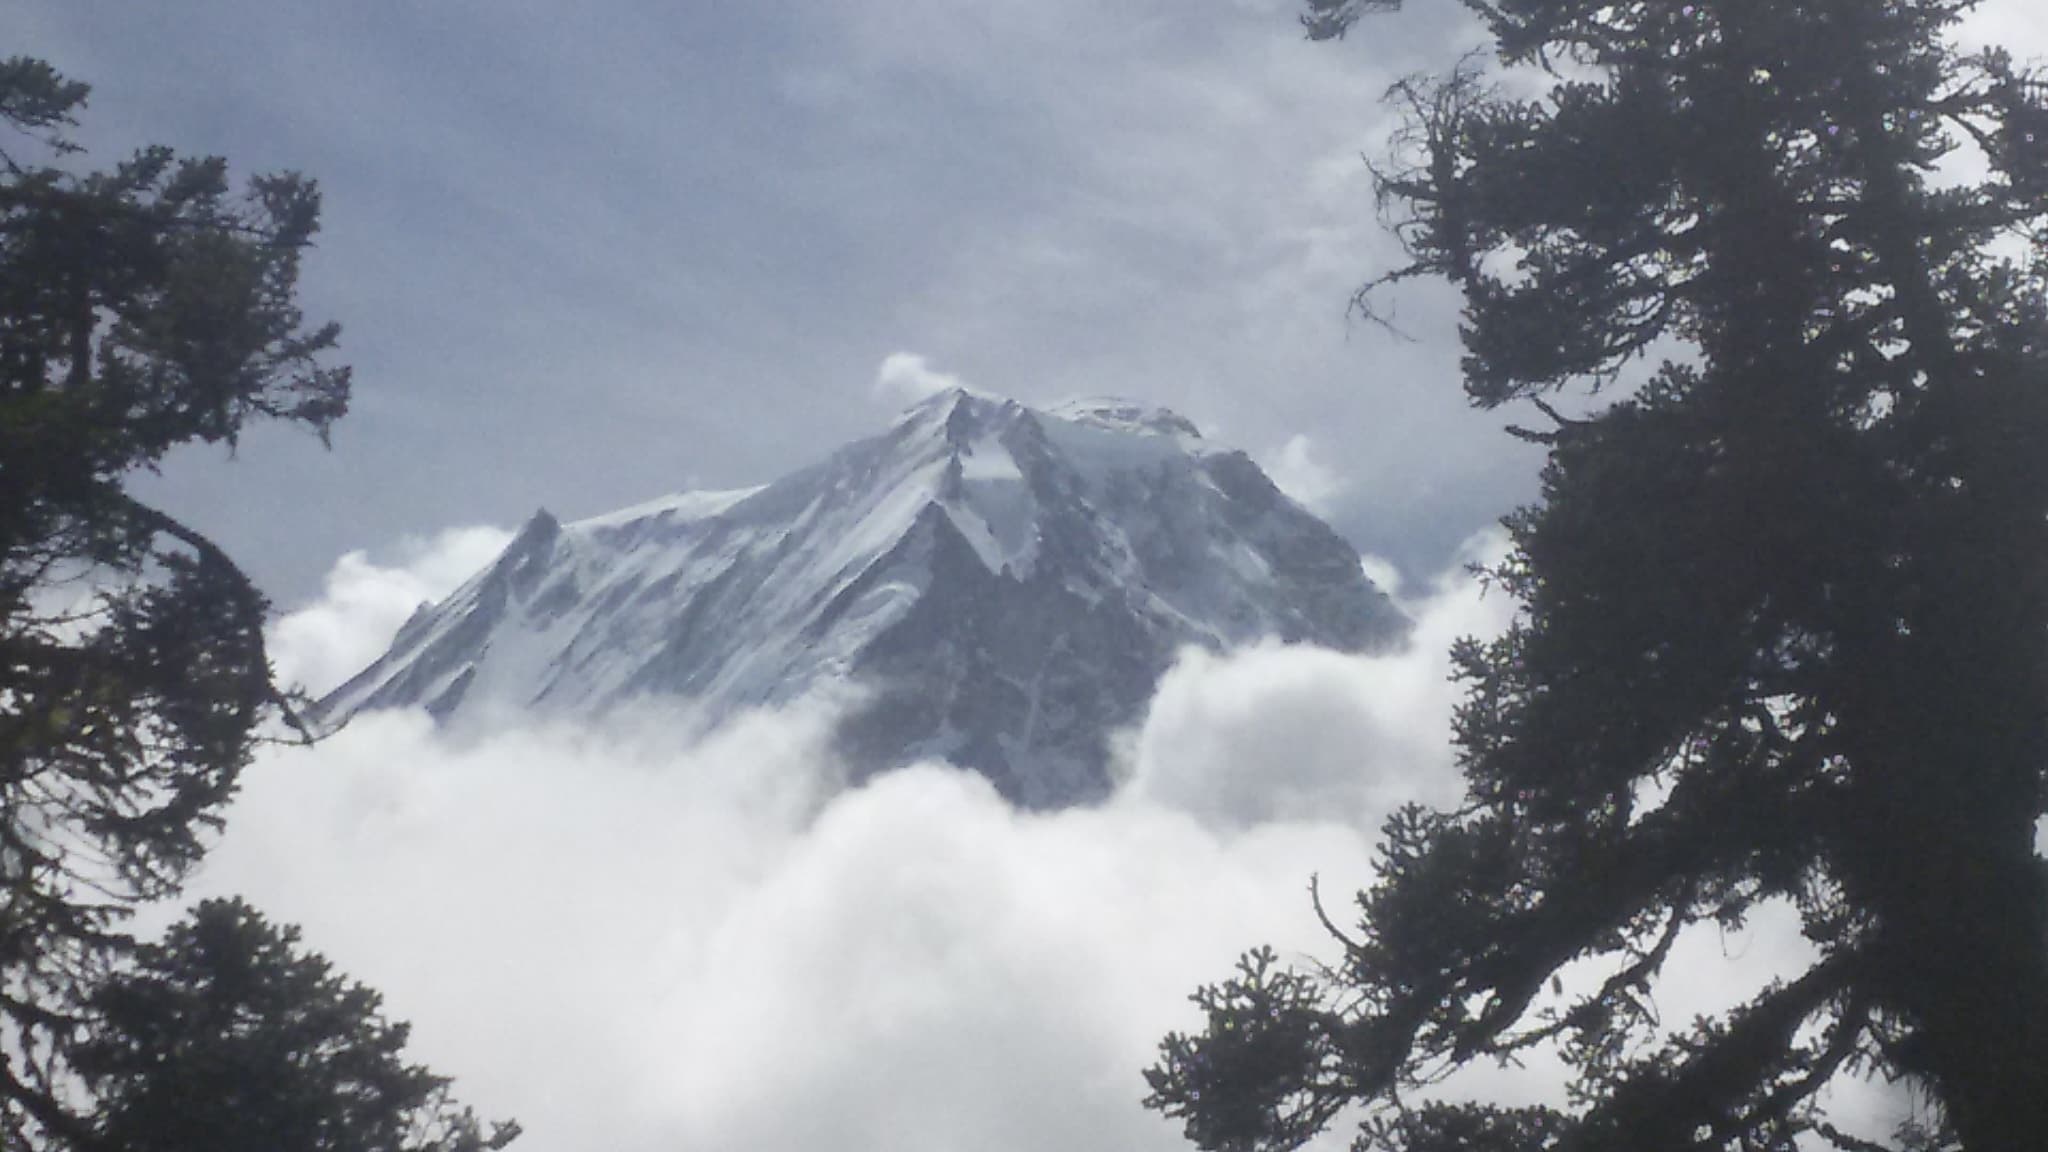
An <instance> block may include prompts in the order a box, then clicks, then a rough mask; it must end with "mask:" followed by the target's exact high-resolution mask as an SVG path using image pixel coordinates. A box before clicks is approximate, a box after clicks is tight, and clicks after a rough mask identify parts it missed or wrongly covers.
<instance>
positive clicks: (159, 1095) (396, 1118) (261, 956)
mask: <svg viewBox="0 0 2048 1152" xmlns="http://www.w3.org/2000/svg"><path fill="white" fill-rule="evenodd" d="M379 1004H380V997H379V996H378V995H377V993H375V992H373V991H371V990H370V989H368V988H365V987H363V986H362V985H360V984H353V983H350V982H348V981H346V980H344V979H343V978H341V977H339V976H337V975H335V974H334V972H333V970H332V968H331V967H330V966H329V965H328V963H327V961H326V960H324V959H322V958H321V957H320V956H318V955H314V954H309V953H305V952H302V951H300V949H299V947H298V931H297V929H294V928H290V927H286V928H281V929H280V928H275V927H272V926H271V925H270V924H269V923H268V922H267V921H265V920H264V918H263V917H262V916H261V915H259V914H257V913H256V911H255V910H254V909H252V908H250V907H249V906H248V905H246V904H243V903H241V902H240V901H232V900H209V901H207V902H205V903H202V904H200V905H199V907H198V908H197V909H196V910H195V911H194V912H193V913H192V915H191V916H190V917H189V918H187V919H186V920H184V921H183V922H181V923H179V924H177V925H176V926H174V927H173V928H172V929H171V930H170V931H169V932H168V933H167V934H166V935H165V937H164V940H163V942H162V943H160V944H152V945H147V946H145V947H143V948H141V949H140V950H138V952H137V954H136V956H135V960H134V964H133V965H132V966H131V967H130V968H128V969H126V970H124V971H123V972H122V973H121V974H119V975H118V976H116V977H114V978H113V979H111V980H110V981H108V982H107V983H106V984H105V985H104V986H102V987H101V988H100V989H99V990H98V991H97V992H96V993H95V995H94V997H93V1007H94V1009H95V1017H96V1020H97V1023H96V1026H95V1028H94V1033H93V1035H92V1036H91V1037H90V1038H89V1039H88V1040H86V1041H85V1043H83V1044H81V1045H80V1046H79V1047H78V1049H77V1050H76V1051H75V1052H74V1053H73V1064H74V1066H75V1067H76V1069H77V1071H78V1072H79V1074H80V1075H81V1076H82V1077H83V1078H84V1079H85V1081H86V1083H87V1084H89V1085H90V1086H91V1087H92V1089H93V1094H94V1097H95V1098H96V1099H97V1101H98V1107H99V1114H98V1116H97V1117H96V1118H95V1121H94V1125H95V1128H94V1137H95V1146H97V1147H105V1148H113V1149H120V1150H122V1152H233V1150H235V1149H248V1150H249V1152H271V1150H275V1149H291V1150H292V1152H358V1150H361V1152H370V1150H390V1152H483V1150H484V1149H495V1148H502V1147H504V1146H505V1145H506V1144H509V1143H510V1142H511V1140H512V1138H513V1137H514V1136H516V1135H517V1134H518V1131H519V1130H518V1126H517V1125H513V1124H500V1125H497V1126H496V1127H495V1129H494V1131H493V1133H492V1135H491V1136H490V1137H488V1138H486V1137H485V1136H484V1135H483V1134H482V1133H481V1131H480V1129H479V1126H478V1124H477V1121H476V1119H475V1117H474V1116H473V1115H471V1114H470V1113H469V1112H468V1111H467V1110H466V1109H460V1108H457V1107H455V1106H454V1105H452V1104H451V1103H450V1102H449V1101H448V1098H447V1087H448V1081H447V1080H446V1079H445V1078H443V1077H439V1076H435V1075H434V1074H432V1073H431V1072H429V1071H427V1070H426V1069H425V1068H423V1067H420V1066H419V1065H415V1064H407V1063H405V1062H404V1061H403V1060H402V1059H401V1056H400V1052H401V1050H402V1049H403V1048H404V1047H405V1043H406V1032H407V1029H406V1026H405V1025H404V1024H393V1023H389V1022H387V1021H385V1020H384V1018H383V1017H382V1015H381V1014H380V1012H379Z"/></svg>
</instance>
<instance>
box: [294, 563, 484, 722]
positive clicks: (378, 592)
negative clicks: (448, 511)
mask: <svg viewBox="0 0 2048 1152" xmlns="http://www.w3.org/2000/svg"><path fill="white" fill-rule="evenodd" d="M511 540H512V534H511V533H510V532H507V531H505V530H504V529H502V528H491V527H472V528H451V529H448V530H447V531H445V532H441V533H438V534H437V535H435V536H433V537H432V538H431V539H415V540H407V541H405V542H404V543H402V544H400V545H399V549H398V552H399V554H398V557H397V559H396V561H395V562H392V563H379V562H378V561H376V560H372V559H371V558H370V555H369V553H367V552H350V553H348V554H347V555H344V556H343V557H342V558H341V559H340V560H338V561H336V562H335V565H334V568H333V569H332V570H331V571H330V572H328V574H327V582H326V587H325V589H324V591H323V592H322V594H321V596H320V597H319V598H318V599H316V600H315V601H314V602H312V603H311V604H308V605H305V606H304V607H301V608H299V609H297V610H296V611H293V612H289V613H287V614H285V615H284V616H283V617H281V618H279V619H278V621H277V623H275V624H274V625H272V626H271V630H270V656H271V660H272V662H273V663H274V664H275V665H276V666H277V674H278V678H279V679H280V680H281V681H283V682H284V683H287V684H296V685H299V686H301V687H303V688H305V689H306V690H307V691H308V692H311V693H314V694H315V695H318V694H320V693H324V692H327V691H330V690H332V689H334V688H337V687H339V686H340V685H341V683H342V681H344V680H346V679H348V678H349V677H350V676H352V675H354V674H355V673H356V672H358V671H360V670H361V669H362V668H363V667H364V666H365V665H367V664H369V663H370V661H372V660H375V659H376V658H377V657H378V656H380V655H382V654H383V653H384V649H385V648H387V647H389V646H390V644H391V637H392V636H393V635H395V634H396V633H397V631H398V628H399V626H400V625H401V624H404V623H405V620H406V617H408V616H410V615H412V613H413V611H414V609H417V608H418V607H419V606H420V605H422V604H426V603H429V602H431V601H434V600H439V599H440V598H442V597H443V596H446V595H448V594H449V593H450V592H453V591H455V589H456V588H458V587H460V586H461V584H462V582H463V581H465V580H467V579H469V578H470V577H471V576H474V575H476V573H477V572H478V571H479V570H481V569H482V568H483V567H484V566H485V565H486V564H489V563H490V562H491V561H492V560H494V559H496V558H497V556H498V554H499V553H500V552H503V551H504V550H505V545H506V544H508V543H510V542H511Z"/></svg>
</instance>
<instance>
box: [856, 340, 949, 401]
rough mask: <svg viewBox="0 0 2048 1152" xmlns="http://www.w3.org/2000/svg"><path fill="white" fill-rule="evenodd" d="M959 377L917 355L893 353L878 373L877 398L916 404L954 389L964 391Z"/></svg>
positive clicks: (884, 361)
mask: <svg viewBox="0 0 2048 1152" xmlns="http://www.w3.org/2000/svg"><path fill="white" fill-rule="evenodd" d="M964 387H966V385H965V384H964V383H962V381H961V379H960V378H959V377H958V376H954V375H952V374H950V373H946V372H941V371H939V370H938V369H936V368H933V367H932V366H931V363H930V362H929V361H927V360H926V359H925V358H924V357H922V356H920V355H918V354H917V353H915V352H891V353H890V354H889V355H888V356H886V357H884V358H883V360H882V366H881V367H880V368H877V369H876V370H875V395H877V396H879V397H881V398H882V399H884V400H888V401H890V402H892V403H896V404H915V403H917V402H918V401H919V400H922V399H924V398H925V397H927V396H933V395H936V394H938V393H940V392H944V391H946V390H947V389H950V388H964Z"/></svg>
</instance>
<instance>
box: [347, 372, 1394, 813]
mask: <svg viewBox="0 0 2048 1152" xmlns="http://www.w3.org/2000/svg"><path fill="white" fill-rule="evenodd" d="M1406 627H1407V621H1406V620H1405V619H1404V618H1403V617H1402V616H1401V615H1400V613H1399V612H1398V611H1396V610H1395V609H1394V607H1393V606H1392V604H1391V603H1389V602H1388V601H1387V599H1386V598H1385V597H1384V596H1383V595H1381V594H1380V592H1379V591H1378V590H1377V589H1375V588H1374V587H1373V586H1372V584H1371V582H1370V581H1368V580H1367V579H1366V578H1365V576H1364V575H1363V574H1362V572H1361V571H1360V567H1359V558H1358V556H1357V554H1356V553H1355V552H1353V551H1352V549H1351V548H1350V546H1348V545H1347V544H1345V543H1344V541H1343V540H1342V539H1341V538H1339V537H1338V536H1337V535H1336V534H1335V533H1334V532H1332V531H1331V530H1330V529H1329V528H1328V527H1326V526H1325V525H1323V524H1322V523H1321V522H1320V521H1318V520H1316V519H1315V518H1314V517H1313V516H1311V515H1309V514H1308V513H1307V512H1306V511H1304V510H1303V509H1302V508H1301V507H1299V506H1298V505H1296V504H1295V503H1294V502H1293V501H1291V500H1289V499H1287V498H1286V497H1285V496H1283V495H1282V494H1281V493H1280V492H1279V490H1278V489H1276V488H1275V487H1274V486H1273V484H1272V483H1271V481H1269V480H1268V479H1267V478H1266V477H1265V475H1264V474H1263V473H1261V472H1260V471H1259V469H1258V467H1257V466H1256V465H1254V464H1253V463H1252V462H1251V460H1250V459H1249V458H1247V457H1246V456H1244V455H1243V454H1242V453H1238V452H1231V451H1227V450H1222V449H1218V448H1214V447H1212V446H1210V445H1209V444H1207V442H1205V441H1204V440H1203V439H1202V438H1201V435H1200V433H1199V432H1197V431H1196V430H1195V428H1194V426H1193V425H1191V424H1189V423H1188V422H1187V421H1186V420H1184V419H1182V418H1180V417H1179V416H1176V415H1174V414H1172V413H1170V412H1165V411H1162V410H1158V409H1147V408H1143V407H1139V406H1136V405H1133V404H1129V403H1127V402H1122V401H1114V400H1098V401H1085V402H1078V403H1074V404H1069V405H1065V406H1062V407H1060V408H1057V409H1053V410H1051V411H1036V410H1033V409H1030V408H1026V407H1023V406H1022V405H1019V404H1017V403H1014V402H1011V401H1005V400H999V399H995V398H992V397H986V396H982V395H978V394H974V393H969V392H964V391H957V390H956V391H951V392H946V393H942V394H940V395H938V396H935V397H933V398H931V399H929V400H927V401H925V402H924V403H922V404H919V405H918V406H916V407H915V408H912V409H911V410H910V411H908V412H907V413H906V414H905V415H904V416H903V417H902V418H901V419H899V420H898V421H897V423H896V424H895V425H894V426H893V427H891V428H890V429H889V430H888V431H887V432H885V433H883V434H882V435H880V436H877V437H874V438H872V439H868V440H863V441H860V442H858V443H855V444H852V445H849V446H848V447H846V448H844V449H842V450H840V451H839V452H837V453H835V454H834V455H833V456H831V457H830V458H829V459H827V460H825V461H824V462H822V463H820V464H818V465H816V466H814V467H811V468H808V469H805V470H804V471H801V472H798V473H796V474H794V475H791V476H788V477H785V478H783V479H781V480H778V481H776V482H775V483H773V484H769V485H767V486H765V487H762V488H754V489H747V490H743V491H736V492H715V493H713V492H693V493H685V494H681V495H677V496H671V497H667V498H664V499H661V500H656V501H653V502H651V503H648V504H644V505H640V506H638V507H635V508H630V509H626V510H624V511H620V512H615V513H612V514H610V515H606V516H599V517H595V518H593V519H589V520H583V521H579V522H576V523H572V524H566V525H565V524H561V523H558V522H557V521H556V520H555V519H554V518H553V517H552V516H550V515H548V514H547V513H546V512H541V513H539V514H537V515H536V516H534V518H533V519H532V520H531V521H530V522H529V523H528V524H527V525H526V527H525V528H524V529H523V530H522V531H521V532H520V533H519V535H518V537H517V538H516V539H515V540H514V541H513V542H512V544H511V545H510V546H509V547H508V548H507V549H506V550H505V553H504V554H503V555H502V556H501V557H499V559H498V560H497V561H496V562H495V563H493V564H492V565H491V566H490V567H489V568H488V569H486V570H485V571H484V572H482V573H480V574H478V575H477V576H476V577H475V578H474V579H472V580H471V581H470V582H469V583H468V584H466V585H465V586H464V587H462V588H461V589H460V590H458V591H457V592H456V593H455V594H454V595H452V596H450V597H449V598H448V599H447V600H446V601H444V602H442V603H441V604H438V605H434V606H432V607H431V608H423V609H422V610H421V611H420V612H419V613H417V614H416V615H415V616H414V617H413V619H412V620H411V621H409V622H408V623H407V624H406V625H405V627H404V628H403V629H402V630H401V631H400V632H399V634H398V636H397V638H396V640H395V641H394V642H393V644H392V647H391V650H390V651H389V652H388V653H387V654H386V655H385V656H384V657H383V658H381V659H379V660H378V661H377V662H376V663H375V664H373V665H371V666H370V667H369V668H367V669H365V670H364V671H363V672H362V673H361V674H360V675H358V676H356V677H355V678H354V679H353V680H351V681H350V682H349V683H347V684H346V685H343V686H342V687H341V688H340V689H339V690H337V691H336V692H335V693H334V694H333V695H332V696H330V697H329V698H328V699H327V700H325V701H323V702H322V704H321V713H322V716H323V718H325V719H326V720H328V721H329V722H338V721H340V720H342V719H345V718H346V717H348V716H350V715H352V714H354V713H356V712H358V711H362V710H364V709H371V708H382V707H392V706H411V705H418V706H423V707H425V708H427V709H428V710H429V711H430V712H432V713H433V714H434V715H436V716H437V717H441V718H443V719H444V720H447V719H451V718H460V717H462V716H463V715H465V714H476V713H481V712H486V711H490V710H492V709H495V708H505V707H511V708H517V709H526V710H538V711H546V712H558V713H570V714H579V715H597V714H601V713H602V712H604V711H605V710H606V709H608V708H610V707H612V706H615V705H617V704H619V703H621V702H623V701H627V700H630V699H634V698H636V697H642V696H664V695H667V696H682V697H688V698H691V699H694V700H697V701H700V702H702V703H703V704H704V705H706V706H708V708H709V709H710V712H711V714H713V715H718V714H722V713H725V712H727V711H729V710H732V709H737V708H742V707H746V706H752V705H762V704H774V703H778V702H782V701H786V700H789V699H792V698H794V697H796V696H799V695H801V694H803V693H804V692H806V691H808V690H810V689H811V688H813V687H815V686H817V685H819V684H820V683H822V682H825V681H827V680H831V679H836V678H850V679H852V680H854V681H856V682H858V683H859V684H861V685H863V686H864V687H865V688H867V689H868V690H869V694H870V700H871V702H870V703H869V704H868V705H867V706H866V708H865V709H864V710H863V711H861V712H860V713H859V714H857V715H856V716H854V717H853V718H851V719H850V720H849V721H848V722H847V724H846V726H845V728H844V729H843V730H842V733H841V736H842V747H843V749H844V751H845V752H846V754H847V756H848V758H849V760H850V762H851V763H853V764H854V765H855V766H856V768H857V769H858V770H860V771H862V772H867V771H873V770H876V769H880V768H884V767H887V766H889V765H892V764H896V763H902V762H906V761H908V760H912V759H915V758H918V757H922V756H942V757H945V758H947V759H950V760H952V761H954V762H956V763H960V764H964V765H967V766H970V767H973V768H975V769H977V770H979V771H981V772H983V773H985V774H987V775H988V776H989V777H990V778H991V779H992V780H993V781H994V782H995V783H996V784H997V786H998V787H999V788H1000V789H1002V791H1003V792H1004V793H1005V794H1006V795H1008V796H1010V797H1011V798H1012V799H1014V800H1016V801H1018V802H1020V803H1022V804H1026V805H1030V806H1057V805H1064V804H1071V803H1079V802H1085V801H1087V800H1090V799H1094V798H1097V797H1099V796H1101V795H1103V794H1104V793H1105V792H1106V791H1107V790H1108V788H1109V784H1110V781H1109V776H1108V759H1107V755H1106V752H1105V748H1104V741H1105V738H1106V737H1107V735H1108V734H1109V733H1110V732H1112V731H1113V730H1114V729H1116V728H1117V727H1120V726H1122V725H1125V724H1128V723H1129V722H1131V721H1133V720H1134V719H1136V718H1137V717H1138V715H1139V712H1140V710H1141V709H1142V708H1143V706H1144V704H1145V702H1146V700H1147V699H1148V698H1149V697H1150V695H1151V692H1152V690H1153V688H1154V686H1155V685H1156V683H1157V681H1158V678H1159V676H1160V674H1161V673H1162V672H1164V671H1165V669H1166V667H1167V666H1168V664H1169V663H1170V662H1171V660H1172V658H1173V653H1174V652H1175V650H1177V649H1178V648H1180V647H1181V646H1183V645H1187V644H1197V645H1203V646H1206V647H1210V648H1223V647H1228V646H1231V645H1236V644H1242V643H1246V642H1249V641H1252V640H1256V639H1259V638H1262V637H1267V636H1278V637H1280V638H1282V639H1285V640H1290V641H1303V642H1311V643H1316V644H1321V645H1325V646H1328V647H1333V648H1340V649H1347V650H1362V649H1370V648H1373V647H1376V646H1383V645H1387V644H1390V643H1392V642H1394V641H1395V640H1397V639H1398V638H1399V637H1400V636H1401V635H1402V633H1403V632H1404V631H1405V629H1406Z"/></svg>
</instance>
